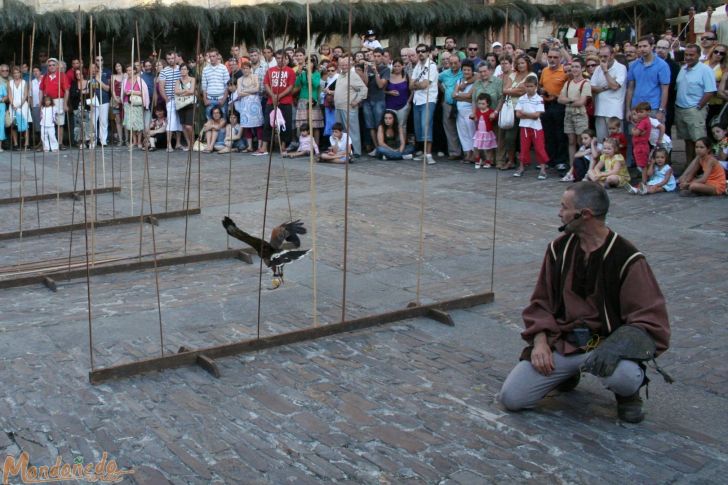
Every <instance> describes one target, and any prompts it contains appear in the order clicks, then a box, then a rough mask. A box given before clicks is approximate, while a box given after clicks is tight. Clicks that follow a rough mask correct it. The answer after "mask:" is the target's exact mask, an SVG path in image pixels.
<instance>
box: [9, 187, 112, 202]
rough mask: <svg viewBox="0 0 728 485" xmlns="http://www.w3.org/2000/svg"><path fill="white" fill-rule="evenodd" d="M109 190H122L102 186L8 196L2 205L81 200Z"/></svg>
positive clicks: (106, 192)
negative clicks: (22, 202)
mask: <svg viewBox="0 0 728 485" xmlns="http://www.w3.org/2000/svg"><path fill="white" fill-rule="evenodd" d="M109 192H121V187H118V186H117V187H100V188H98V189H86V190H69V191H68V192H53V193H47V194H38V195H26V196H23V197H6V198H4V199H0V205H7V204H18V203H20V202H21V201H25V202H35V201H39V200H54V199H56V198H59V199H68V198H72V199H74V200H76V201H79V200H81V197H83V196H85V195H96V194H108V193H109Z"/></svg>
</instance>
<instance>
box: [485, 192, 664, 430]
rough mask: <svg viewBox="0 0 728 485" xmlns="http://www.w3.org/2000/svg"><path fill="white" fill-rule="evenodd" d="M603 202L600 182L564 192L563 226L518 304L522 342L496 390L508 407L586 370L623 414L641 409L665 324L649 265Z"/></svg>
mask: <svg viewBox="0 0 728 485" xmlns="http://www.w3.org/2000/svg"><path fill="white" fill-rule="evenodd" d="M608 211H609V196H608V195H607V192H606V190H605V189H604V187H602V185H601V184H597V183H594V182H577V183H575V184H573V185H571V186H569V187H568V188H567V189H566V191H565V192H564V194H563V196H562V197H561V208H560V209H559V217H560V219H561V222H562V223H563V225H562V226H561V227H560V228H559V231H561V232H564V235H563V236H561V237H559V238H557V239H556V240H554V241H552V242H551V243H550V244H549V246H548V248H547V250H546V255H545V256H544V260H543V264H542V266H541V272H540V274H539V277H538V281H537V283H536V288H535V289H534V291H533V295H532V296H531V302H530V304H529V305H528V306H527V307H526V309H525V310H524V311H523V314H522V316H523V322H524V324H525V327H526V329H525V330H524V331H523V332H522V333H521V337H522V338H523V339H524V340H525V341H526V342H527V344H528V346H527V347H526V348H525V349H524V350H523V352H522V354H521V358H520V362H519V363H518V364H517V365H516V366H515V367H514V368H513V370H512V371H511V372H510V374H509V375H508V377H507V378H506V380H505V382H504V383H503V387H502V388H501V391H500V394H499V399H500V401H501V403H502V404H503V406H504V407H505V408H506V409H507V410H509V411H519V410H522V409H528V408H533V407H535V406H536V404H537V403H538V402H539V401H540V400H541V399H542V398H543V397H544V396H546V394H548V393H549V392H551V391H552V390H554V389H558V390H560V391H562V392H568V391H571V390H573V389H574V388H575V387H576V386H577V385H578V383H579V380H580V378H581V373H582V371H584V372H589V373H591V374H594V375H595V376H597V377H599V378H600V381H601V383H602V384H603V385H604V387H606V388H607V389H609V390H610V391H612V392H613V393H614V394H615V397H616V400H617V413H618V416H619V419H620V420H622V421H626V422H630V423H638V422H640V421H642V420H643V419H644V416H645V415H644V412H643V410H642V399H641V398H640V395H639V390H640V388H641V387H642V386H643V385H645V384H646V383H647V379H646V377H645V365H644V362H645V361H648V360H653V361H654V358H655V357H657V356H658V355H660V354H662V353H663V352H665V351H666V350H667V349H668V347H669V343H670V324H669V322H668V316H667V308H666V306H665V298H664V297H663V295H662V292H661V291H660V287H659V285H658V283H657V280H656V279H655V276H654V274H653V273H652V270H651V268H650V265H649V264H648V263H647V260H646V258H645V256H644V255H643V254H642V253H641V252H639V250H638V249H637V248H635V246H633V245H632V244H631V243H630V242H629V241H627V240H626V239H624V238H623V237H621V236H619V235H618V234H616V233H615V232H613V231H612V230H611V229H610V228H609V227H608V226H607V225H606V223H605V219H606V217H607V212H608ZM655 367H656V368H657V366H656V364H655ZM657 369H658V371H659V372H661V373H662V374H663V376H664V377H665V379H666V380H667V381H668V382H671V380H670V379H669V376H667V375H666V374H664V373H663V372H662V371H661V370H660V369H659V368H657Z"/></svg>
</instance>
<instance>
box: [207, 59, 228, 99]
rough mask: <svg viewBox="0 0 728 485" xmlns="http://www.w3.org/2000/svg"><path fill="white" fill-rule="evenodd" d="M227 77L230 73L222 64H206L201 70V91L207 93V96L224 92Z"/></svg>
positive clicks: (220, 94)
mask: <svg viewBox="0 0 728 485" xmlns="http://www.w3.org/2000/svg"><path fill="white" fill-rule="evenodd" d="M229 79H230V73H229V72H228V70H227V68H226V67H225V66H224V65H222V64H218V65H217V66H213V65H212V64H208V65H206V66H205V69H203V71H202V91H203V92H205V93H207V96H222V95H223V94H225V89H226V88H227V82H228V80H229Z"/></svg>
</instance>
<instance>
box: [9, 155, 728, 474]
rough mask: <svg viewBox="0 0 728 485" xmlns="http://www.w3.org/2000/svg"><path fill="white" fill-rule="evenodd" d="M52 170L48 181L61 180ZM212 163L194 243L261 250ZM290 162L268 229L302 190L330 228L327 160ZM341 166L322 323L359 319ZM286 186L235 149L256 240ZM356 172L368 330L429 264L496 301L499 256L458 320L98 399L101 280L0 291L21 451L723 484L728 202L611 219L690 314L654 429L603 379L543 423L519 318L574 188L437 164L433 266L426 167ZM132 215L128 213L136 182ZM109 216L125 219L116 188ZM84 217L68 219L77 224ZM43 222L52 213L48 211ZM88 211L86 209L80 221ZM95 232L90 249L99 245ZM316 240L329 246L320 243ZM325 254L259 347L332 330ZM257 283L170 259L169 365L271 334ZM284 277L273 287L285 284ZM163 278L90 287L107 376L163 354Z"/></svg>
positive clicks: (655, 401) (125, 242) (173, 176)
mask: <svg viewBox="0 0 728 485" xmlns="http://www.w3.org/2000/svg"><path fill="white" fill-rule="evenodd" d="M66 153H67V154H66ZM75 153H76V152H64V155H63V158H62V163H63V165H62V167H63V170H62V173H63V174H64V175H63V177H64V178H63V182H64V183H65V184H71V186H72V176H71V175H70V174H72V171H71V170H72V168H73V163H75V159H74V158H73V157H74V156H75ZM137 153H138V152H137ZM107 155H110V154H107ZM150 155H151V156H150V158H149V160H150V172H151V174H152V179H153V181H154V182H153V198H154V200H155V206H157V207H161V206H162V205H159V204H162V202H157V201H158V200H160V201H161V200H163V199H164V195H165V192H166V193H167V196H168V202H169V203H172V204H174V205H179V204H181V203H182V200H183V192H184V189H185V169H186V166H187V165H186V161H187V160H188V159H187V158H186V157H185V156H184V155H183V154H182V153H173V154H172V155H171V156H170V164H169V167H170V172H169V173H170V176H169V177H170V182H171V184H170V185H169V188H167V187H165V185H164V183H163V182H159V181H163V180H164V179H165V177H166V176H167V175H166V170H167V156H166V154H165V153H160V152H156V153H154V154H150ZM195 155H196V154H195ZM125 156H126V159H125ZM137 156H138V155H137ZM114 157H115V162H114V163H115V167H116V170H117V172H115V173H118V174H120V175H119V179H120V180H128V153H126V155H125V154H124V153H121V152H117V153H116V154H115V155H114ZM121 160H125V162H124V163H122V162H121ZM107 161H108V159H107ZM48 162H49V164H48V167H47V173H46V175H48V174H50V173H53V170H54V168H55V160H48ZM50 162H52V163H50ZM139 162H140V159H138V158H135V165H134V175H135V191H138V190H139V187H140V186H141V178H139V179H138V180H137V179H136V177H141V170H140V167H142V166H143V165H142V164H143V158H141V163H139ZM15 163H16V165H15V170H17V159H15ZM97 165H98V163H97ZM24 166H25V168H26V177H24V178H25V179H26V181H27V180H28V176H29V174H30V173H31V172H29V171H28V170H29V165H24ZM201 166H202V167H203V174H202V177H201V180H202V182H203V185H202V190H201V193H202V207H203V212H202V214H201V215H200V216H195V217H194V218H190V221H189V222H190V223H189V225H188V227H187V233H188V245H189V248H191V249H192V250H200V251H206V250H207V251H210V250H219V249H222V248H225V247H227V245H228V244H230V245H231V246H232V247H241V246H242V244H240V243H239V242H237V241H230V242H228V241H227V238H226V237H225V234H224V232H223V231H222V228H221V227H220V218H221V217H222V215H224V214H227V212H228V207H227V200H228V195H227V194H228V178H227V174H228V169H229V159H228V158H227V157H221V156H205V157H203V158H202V159H201ZM282 166H283V165H282V164H281V160H280V159H277V158H276V159H274V164H273V167H272V168H273V170H272V180H271V189H272V190H271V199H270V202H269V207H268V209H269V223H268V225H269V227H270V226H272V225H273V224H274V223H277V222H275V221H283V220H286V219H287V218H288V217H289V216H290V215H291V214H289V209H288V199H289V197H288V196H290V201H291V207H292V212H293V214H292V215H293V217H294V218H302V219H303V220H304V221H305V222H306V225H307V227H309V229H313V220H312V216H311V213H310V210H311V209H310V197H309V188H310V172H309V166H308V163H307V162H306V161H304V160H293V161H286V165H285V166H286V169H285V174H286V177H287V179H288V180H287V182H288V191H286V188H285V186H286V180H284V178H283V174H284V170H283V168H282ZM8 167H9V157H8V155H7V154H4V155H3V156H2V157H0V196H8V195H9V186H8V182H9V178H8V177H9V170H8ZM107 167H108V165H107ZM196 167H197V165H196V164H194V163H193V173H192V180H193V181H194V180H195V178H196V175H197V172H196V170H197V168H196ZM344 174H345V173H344V167H340V166H329V165H319V166H316V182H317V198H316V200H317V219H316V231H317V244H316V246H317V259H316V263H317V265H316V275H317V285H316V291H317V293H316V296H317V306H316V310H315V311H316V315H317V318H318V323H319V324H327V323H334V322H337V321H339V320H340V317H341V311H342V310H341V284H342V280H343V274H342V266H343V256H342V251H343V217H342V215H343V212H344V201H343V180H344ZM14 175H15V177H18V173H17V171H16V172H15V174H14ZM266 175H267V160H260V158H256V157H243V156H237V155H236V158H234V159H233V179H232V181H231V182H232V183H231V184H230V187H231V208H230V212H231V215H232V216H233V217H234V218H235V219H236V221H238V224H239V225H240V226H241V227H245V228H251V229H250V230H253V228H257V230H258V231H260V227H261V225H262V211H263V205H264V204H263V202H262V199H261V198H262V195H261V194H262V193H263V189H264V188H265V177H266ZM349 176H350V183H351V185H350V201H349V209H348V210H349V237H350V239H349V253H348V256H347V268H348V274H347V288H348V292H347V307H346V315H347V316H348V317H349V318H354V317H357V316H363V315H370V314H372V313H377V312H383V311H391V310H395V309H399V308H402V307H403V306H404V305H405V304H406V303H407V302H409V301H412V300H414V299H415V298H416V296H417V286H418V285H417V276H418V273H419V274H420V277H421V284H420V291H421V295H420V296H421V298H422V300H423V301H424V302H428V301H436V300H438V299H447V298H453V297H457V296H461V295H466V294H472V293H476V292H482V291H488V290H489V289H490V281H491V278H490V271H491V258H492V257H493V254H495V268H494V269H495V275H494V288H493V290H494V292H495V295H496V300H495V302H494V303H493V304H491V305H485V306H481V307H475V308H471V309H467V310H461V311H456V312H453V318H454V320H455V323H456V326H455V327H454V328H453V327H446V326H444V325H441V324H439V323H436V322H433V321H431V320H427V319H417V320H411V321H406V322H399V323H396V324H392V325H388V326H385V327H382V328H377V329H372V330H369V331H362V332H354V333H349V334H343V335H338V336H335V337H329V338H326V339H322V340H318V341H314V342H305V343H300V344H296V345H292V346H288V347H282V348H277V349H270V350H267V351H263V352H257V353H253V354H248V355H241V356H237V357H231V358H226V359H220V360H218V365H219V366H220V368H221V371H222V377H221V379H219V380H215V379H213V378H211V377H210V376H209V375H208V374H206V373H205V372H204V371H203V370H201V369H200V368H195V367H189V368H180V369H175V370H171V371H166V372H163V373H150V374H146V375H143V376H138V377H134V378H130V379H126V380H121V381H114V382H109V383H106V384H103V385H99V386H91V385H89V384H88V377H87V372H88V370H89V351H88V333H87V331H88V320H87V300H86V285H85V281H82V280H73V281H70V282H61V284H60V288H59V291H58V293H51V292H49V291H48V290H46V289H45V288H42V287H27V288H12V289H7V290H2V292H0V308H2V318H1V319H0V355H2V359H0V375H2V376H3V384H4V389H5V391H6V392H5V393H4V397H3V398H2V399H3V408H2V409H3V411H2V412H0V457H4V456H5V455H13V456H17V455H18V453H20V451H28V452H29V453H30V455H31V457H32V462H33V464H38V465H41V464H52V461H53V460H55V458H56V457H57V456H60V457H62V458H63V459H64V460H65V461H66V462H73V460H74V459H82V460H83V461H84V462H86V463H89V462H93V461H95V460H98V459H100V457H101V453H102V452H103V451H106V452H108V453H109V455H110V457H112V458H114V459H116V460H117V461H118V464H119V466H120V467H126V468H133V469H134V470H135V474H134V475H133V476H132V477H130V478H127V479H125V480H124V483H138V484H158V483H159V484H161V483H174V484H185V483H189V484H197V483H205V484H207V483H221V484H222V483H226V484H227V483H274V484H279V483H321V482H335V483H377V484H385V483H443V484H457V483H462V484H471V483H504V482H516V483H521V482H536V481H539V482H543V481H546V482H558V483H595V482H603V483H625V482H627V483H633V482H637V483H638V482H645V483H662V482H676V483H719V482H722V481H724V477H725V474H726V472H728V453H726V452H725V450H726V439H725V435H726V432H727V431H728V429H727V426H726V425H727V424H728V423H727V422H726V420H725V413H724V409H725V408H726V400H727V398H728V393H727V392H726V388H727V386H726V384H728V382H727V381H728V377H727V376H728V367H727V364H726V363H725V362H726V359H725V357H726V352H725V350H724V349H723V343H724V342H725V341H726V332H727V330H726V328H725V325H724V323H725V322H724V320H725V318H724V315H726V314H727V312H726V310H728V308H727V306H728V305H727V304H726V303H725V298H724V297H723V295H725V293H726V290H727V289H728V288H727V286H728V285H726V280H725V262H724V259H725V257H724V253H725V250H724V247H725V241H726V235H728V217H726V208H728V200H726V199H725V198H713V199H702V198H692V199H684V198H679V197H677V196H675V195H671V194H665V195H659V196H650V197H632V196H629V195H628V194H627V193H626V192H624V193H623V192H621V191H615V192H612V193H611V196H612V210H611V212H610V217H609V223H610V225H611V226H612V227H613V228H614V229H615V230H617V231H618V232H620V233H621V234H623V235H625V236H626V237H627V238H629V239H630V240H632V241H633V242H634V243H635V244H636V245H637V246H638V247H639V248H640V249H641V250H642V251H643V252H644V253H645V254H646V255H647V257H648V260H649V261H650V262H651V264H652V266H653V269H654V271H655V273H656V275H657V278H658V280H659V281H660V283H661V285H662V288H663V291H664V293H665V294H666V296H667V299H668V305H669V311H670V315H671V321H672V325H673V341H672V348H671V349H670V351H669V352H667V353H666V354H665V355H664V357H662V358H661V359H660V360H661V365H662V366H664V367H665V368H666V369H667V370H668V371H669V372H670V373H671V374H672V375H673V376H674V377H676V379H677V382H676V383H675V384H674V385H672V386H669V385H667V384H664V383H663V382H661V380H659V379H658V378H656V379H654V380H653V382H652V383H651V385H650V399H649V400H648V401H647V405H646V407H647V411H648V417H647V419H646V420H645V422H644V423H642V424H641V425H636V426H633V425H625V424H622V423H619V422H618V420H617V419H616V409H615V406H614V402H613V397H612V396H611V395H610V394H609V393H607V392H606V391H604V390H602V389H601V388H600V386H599V384H598V382H597V381H596V380H595V379H591V378H589V377H587V378H585V379H584V380H583V381H582V384H580V386H579V388H578V389H577V390H576V391H575V392H573V393H570V394H568V395H559V394H557V393H554V394H553V395H552V396H549V397H548V398H547V399H545V400H544V402H543V405H541V406H540V407H539V408H538V409H536V410H535V411H531V412H526V413H520V414H509V413H506V412H504V411H503V410H502V408H501V407H500V406H499V405H498V404H497V402H496V399H495V396H496V393H497V392H498V390H499V388H500V386H501V384H502V382H503V380H504V378H505V376H506V375H507V373H508V371H509V370H510V368H511V367H512V366H513V365H514V364H515V362H516V358H517V355H518V353H519V351H520V347H521V342H520V339H519V336H518V334H519V332H520V330H521V327H522V324H521V321H520V311H521V309H522V308H523V306H524V305H525V304H526V302H527V300H528V297H529V295H530V293H531V291H532V287H533V283H534V281H535V278H536V276H537V271H538V267H539V265H540V262H541V258H542V257H543V253H544V250H545V248H546V245H547V243H548V241H549V240H550V239H551V238H553V237H554V236H555V235H556V233H555V229H554V228H555V227H556V226H558V225H559V222H558V219H557V217H556V213H557V211H558V200H559V198H560V195H561V191H562V190H563V188H564V185H563V184H560V183H558V181H557V179H556V178H555V177H551V178H550V179H549V180H547V181H546V182H539V181H537V180H536V179H535V172H533V171H530V172H528V173H527V175H526V176H525V177H523V178H522V179H519V180H516V179H513V178H511V177H510V176H509V174H508V173H498V172H496V171H494V170H491V171H489V170H480V171H477V172H475V171H474V170H473V169H472V167H470V166H467V165H464V164H460V163H447V162H440V163H438V164H437V165H434V166H431V167H428V172H427V192H426V201H427V206H426V210H425V218H424V221H425V231H424V235H425V238H424V241H425V260H424V261H423V264H422V267H421V268H418V253H419V238H418V230H419V208H420V206H419V200H420V193H421V192H420V190H421V180H420V176H421V165H419V164H417V163H415V162H401V163H393V162H380V161H374V160H370V159H366V158H365V159H363V160H362V161H361V162H360V163H357V164H353V165H351V167H350V174H349ZM115 177H116V175H115ZM496 178H497V181H496ZM15 182H16V183H17V180H15ZM46 182H48V179H46ZM48 183H49V184H51V183H50V182H48ZM194 183H195V182H193V186H192V187H191V193H193V194H194V196H193V200H196V199H194V197H196V186H195V185H194ZM496 183H497V192H498V207H497V220H498V225H497V235H496V239H495V244H494V241H493V239H492V231H493V226H492V221H493V216H494V202H495V200H494V197H495V194H496ZM51 185H52V184H51ZM15 190H17V186H16V187H15ZM3 191H4V192H3ZM5 192H8V193H5ZM287 194H288V196H287ZM115 203H116V204H118V206H119V207H120V209H118V210H119V212H122V211H127V210H128V209H127V207H128V204H129V187H128V186H127V185H125V186H124V189H123V190H122V192H121V194H119V196H118V197H117V198H116V200H115ZM44 204H46V205H45V206H44V208H43V212H42V213H41V215H42V220H43V221H48V222H50V223H53V222H54V218H55V217H56V215H57V213H56V206H55V202H46V203H44ZM136 206H137V210H138V203H137V205H136ZM99 208H100V209H101V211H102V212H103V211H106V212H105V213H107V214H108V213H111V212H113V211H111V212H110V211H109V207H108V200H107V199H104V202H103V203H102V204H101V205H100V206H99ZM65 210H66V212H63V213H62V215H61V219H63V220H68V219H70V217H71V213H70V212H69V211H70V209H65ZM25 211H26V212H24V218H26V217H29V218H31V219H28V220H31V221H32V217H33V216H34V215H35V214H36V213H35V207H34V206H32V207H26V208H25ZM0 214H2V216H3V217H2V222H0V225H3V226H2V228H5V229H7V230H16V229H15V226H16V224H17V222H18V219H17V217H18V207H0ZM79 215H80V216H81V217H82V213H80V212H78V207H77V208H76V212H75V214H74V216H73V217H74V218H78V217H79ZM123 215H128V214H123ZM13 217H15V219H13ZM2 228H0V229H2ZM148 229H149V228H145V232H144V241H145V245H144V248H143V249H144V251H145V252H148V251H151V249H150V242H149V239H150V233H149V231H148ZM184 233H185V221H184V219H179V220H169V221H162V223H161V224H160V226H159V227H157V230H156V237H157V242H158V248H160V250H165V251H170V252H171V253H174V254H179V252H180V251H181V247H182V245H183V242H184ZM68 237H69V236H68V235H58V236H44V237H41V238H32V239H31V238H28V239H27V240H24V241H22V242H20V241H4V242H3V243H2V245H0V249H2V251H0V264H2V265H4V266H3V268H9V267H12V265H13V264H18V263H25V264H27V263H29V262H32V261H34V260H35V261H40V260H51V259H60V258H63V257H64V256H65V257H67V254H68ZM74 237H77V238H78V239H77V240H78V242H79V245H78V246H76V245H75V243H74V247H75V248H76V250H74V255H75V256H76V257H80V256H81V255H83V247H82V246H81V240H82V237H83V233H77V234H76V235H75V236H74ZM97 239H98V241H97V248H98V250H99V254H100V255H101V254H103V255H104V257H123V256H130V255H134V254H136V252H137V251H138V244H139V233H138V226H136V227H134V226H128V227H122V226H119V227H111V228H104V229H103V230H99V232H98V238H97ZM311 244H312V234H309V235H307V236H306V238H304V245H305V246H306V247H311ZM686 255H689V257H688V259H687V262H686ZM34 258H35V259H34ZM312 259H313V258H307V259H306V260H304V261H301V262H298V263H295V264H292V265H289V266H288V267H287V268H286V284H285V285H284V286H283V287H282V288H281V289H279V290H276V291H267V290H263V292H262V294H261V301H262V306H261V311H260V313H261V318H260V322H261V323H260V330H261V334H262V335H270V334H274V333H279V332H284V331H290V330H293V329H297V328H303V327H305V326H309V325H312V324H313V323H314V322H313V316H314V308H313V294H314V285H313V280H312V276H313V265H312ZM257 271H258V260H257V259H256V260H255V264H254V265H252V266H251V265H246V264H243V263H241V262H239V261H236V260H231V261H215V262H209V263H204V264H190V265H185V266H177V267H173V268H164V269H163V270H160V272H159V276H160V299H161V302H162V316H163V326H164V336H165V345H164V349H165V352H174V351H176V349H177V347H179V346H180V345H188V346H192V347H202V346H208V345H219V344H222V343H227V342H231V341H235V340H241V339H247V338H253V337H255V336H256V335H257V332H258V328H257V303H258V286H257V285H258V272H257ZM269 278H270V276H269V275H268V274H265V275H263V283H264V285H266V284H267V282H268V281H269ZM154 281H155V279H154V273H153V271H150V270H147V271H141V272H134V273H125V274H115V275H108V276H100V277H94V278H93V280H92V288H91V290H92V316H93V319H92V324H93V329H94V344H95V346H94V358H95V364H96V365H97V366H105V365H112V364H115V363H120V362H128V361H130V360H135V359H140V358H144V357H150V356H155V355H158V354H159V353H160V338H159V320H158V319H159V317H158V313H157V308H156V295H155V284H154ZM11 483H12V482H11Z"/></svg>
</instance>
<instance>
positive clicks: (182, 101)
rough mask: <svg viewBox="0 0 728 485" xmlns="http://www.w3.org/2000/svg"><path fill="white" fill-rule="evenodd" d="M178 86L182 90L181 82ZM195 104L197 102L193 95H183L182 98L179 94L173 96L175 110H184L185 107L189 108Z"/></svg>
mask: <svg viewBox="0 0 728 485" xmlns="http://www.w3.org/2000/svg"><path fill="white" fill-rule="evenodd" d="M179 86H180V88H183V89H184V86H183V85H182V81H179ZM196 102H197V98H196V97H195V95H194V94H188V95H184V96H183V95H180V94H175V95H174V107H175V108H176V109H177V110H180V109H184V108H186V107H187V106H190V105H191V104H192V103H196Z"/></svg>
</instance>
